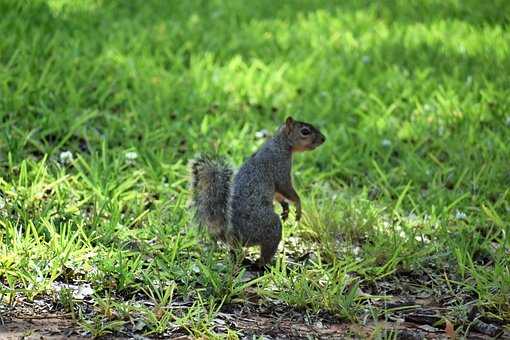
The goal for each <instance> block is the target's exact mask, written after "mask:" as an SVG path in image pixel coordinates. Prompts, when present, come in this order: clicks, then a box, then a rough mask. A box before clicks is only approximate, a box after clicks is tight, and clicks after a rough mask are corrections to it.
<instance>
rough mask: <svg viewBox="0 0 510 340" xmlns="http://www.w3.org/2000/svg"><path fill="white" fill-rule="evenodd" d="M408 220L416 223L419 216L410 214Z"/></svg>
mask: <svg viewBox="0 0 510 340" xmlns="http://www.w3.org/2000/svg"><path fill="white" fill-rule="evenodd" d="M407 218H408V219H409V221H411V222H415V221H416V220H417V219H418V216H416V214H415V213H410V214H409V215H408V216H407Z"/></svg>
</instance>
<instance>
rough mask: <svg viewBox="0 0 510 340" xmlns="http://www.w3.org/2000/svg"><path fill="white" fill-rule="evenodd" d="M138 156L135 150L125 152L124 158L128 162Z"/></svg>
mask: <svg viewBox="0 0 510 340" xmlns="http://www.w3.org/2000/svg"><path fill="white" fill-rule="evenodd" d="M137 158H138V154H137V153H136V152H135V151H129V152H126V159H127V160H128V162H134V161H135V160H136V159H137Z"/></svg>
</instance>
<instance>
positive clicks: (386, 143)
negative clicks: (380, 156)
mask: <svg viewBox="0 0 510 340" xmlns="http://www.w3.org/2000/svg"><path fill="white" fill-rule="evenodd" d="M381 145H382V146H383V147H385V148H388V147H390V146H391V141H390V140H389V139H386V138H385V139H383V140H382V141H381Z"/></svg>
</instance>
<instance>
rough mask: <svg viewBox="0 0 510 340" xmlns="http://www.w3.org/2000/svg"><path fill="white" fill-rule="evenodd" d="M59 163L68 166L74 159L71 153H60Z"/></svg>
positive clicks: (67, 151)
mask: <svg viewBox="0 0 510 340" xmlns="http://www.w3.org/2000/svg"><path fill="white" fill-rule="evenodd" d="M59 158H60V163H62V164H69V163H71V162H72V161H73V159H74V156H73V153H72V152H71V151H69V150H66V151H62V152H61V153H60V156H59Z"/></svg>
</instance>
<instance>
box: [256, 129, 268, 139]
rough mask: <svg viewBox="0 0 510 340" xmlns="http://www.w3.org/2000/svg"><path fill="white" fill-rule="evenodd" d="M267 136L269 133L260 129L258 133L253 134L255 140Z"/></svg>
mask: <svg viewBox="0 0 510 340" xmlns="http://www.w3.org/2000/svg"><path fill="white" fill-rule="evenodd" d="M267 136H269V131H267V130H266V129H262V130H260V131H257V132H255V138H257V139H262V138H266V137H267Z"/></svg>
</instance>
